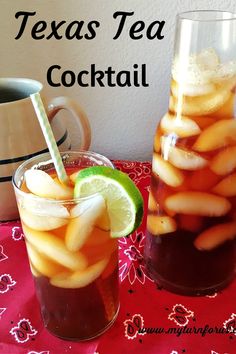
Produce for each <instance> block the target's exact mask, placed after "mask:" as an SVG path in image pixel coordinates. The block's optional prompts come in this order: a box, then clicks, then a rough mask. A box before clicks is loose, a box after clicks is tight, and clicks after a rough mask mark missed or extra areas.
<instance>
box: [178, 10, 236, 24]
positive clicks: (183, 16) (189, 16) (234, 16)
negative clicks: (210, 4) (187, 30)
mask: <svg viewBox="0 0 236 354" xmlns="http://www.w3.org/2000/svg"><path fill="white" fill-rule="evenodd" d="M207 13H208V14H209V17H208V18H207V17H205V18H201V16H200V15H203V14H207ZM197 14H199V17H197V18H194V16H193V15H195V16H196V15H197ZM216 14H220V15H222V18H220V16H219V18H216V17H214V16H213V15H216ZM223 14H225V15H226V17H225V18H223ZM177 18H178V19H179V20H183V21H191V22H218V21H219V22H221V21H222V22H223V21H229V20H236V13H234V12H231V11H224V10H193V11H184V12H181V13H179V14H178V15H177Z"/></svg>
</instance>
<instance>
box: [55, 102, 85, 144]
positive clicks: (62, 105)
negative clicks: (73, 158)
mask: <svg viewBox="0 0 236 354" xmlns="http://www.w3.org/2000/svg"><path fill="white" fill-rule="evenodd" d="M61 109H66V110H67V111H69V112H70V113H72V116H73V117H74V118H75V119H76V121H77V123H78V126H79V130H80V135H81V146H80V149H81V150H88V149H89V147H90V143H91V128H90V124H89V120H88V117H87V115H86V113H85V112H84V110H83V109H82V108H81V106H80V105H79V104H78V103H77V102H75V101H74V100H73V99H71V98H69V97H65V96H60V97H55V98H53V99H51V100H50V101H49V103H48V119H49V121H50V122H51V121H52V119H53V118H54V117H55V115H56V114H57V113H58V112H59V111H60V110H61Z"/></svg>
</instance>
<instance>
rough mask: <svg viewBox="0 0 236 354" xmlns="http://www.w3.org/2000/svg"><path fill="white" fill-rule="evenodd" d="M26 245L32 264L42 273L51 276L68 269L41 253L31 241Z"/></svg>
mask: <svg viewBox="0 0 236 354" xmlns="http://www.w3.org/2000/svg"><path fill="white" fill-rule="evenodd" d="M26 247H27V252H28V256H29V259H30V262H31V264H32V265H33V267H34V269H36V270H37V271H38V272H39V273H40V274H42V275H45V276H46V277H49V278H50V277H52V276H53V275H56V274H58V273H60V272H63V271H65V270H66V269H65V268H64V267H62V266H61V265H59V264H58V263H55V262H53V261H51V260H49V259H48V258H47V257H44V256H43V255H42V254H40V253H39V252H38V251H37V250H36V249H35V248H34V247H33V246H31V244H30V243H29V242H26Z"/></svg>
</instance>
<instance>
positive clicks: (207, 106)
mask: <svg viewBox="0 0 236 354" xmlns="http://www.w3.org/2000/svg"><path fill="white" fill-rule="evenodd" d="M230 94H231V92H230V88H228V87H227V86H226V88H225V87H224V85H222V87H221V88H218V89H217V90H216V92H212V93H209V94H206V95H203V96H195V97H190V96H183V97H182V104H181V113H182V114H183V115H185V116H200V115H208V114H210V113H213V112H216V111H217V110H218V109H219V108H221V107H222V106H223V105H224V103H225V102H226V101H227V100H228V99H229V97H230ZM170 110H171V111H173V112H177V113H178V111H179V101H178V100H177V99H176V98H175V97H173V96H171V97H170Z"/></svg>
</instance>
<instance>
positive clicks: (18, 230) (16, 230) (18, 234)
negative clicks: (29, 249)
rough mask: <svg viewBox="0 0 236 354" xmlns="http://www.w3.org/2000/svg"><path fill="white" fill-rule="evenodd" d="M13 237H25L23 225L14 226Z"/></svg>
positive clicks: (18, 238)
mask: <svg viewBox="0 0 236 354" xmlns="http://www.w3.org/2000/svg"><path fill="white" fill-rule="evenodd" d="M12 238H13V240H14V241H20V240H22V239H23V238H24V234H23V232H22V229H21V227H19V226H15V227H13V228H12Z"/></svg>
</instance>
